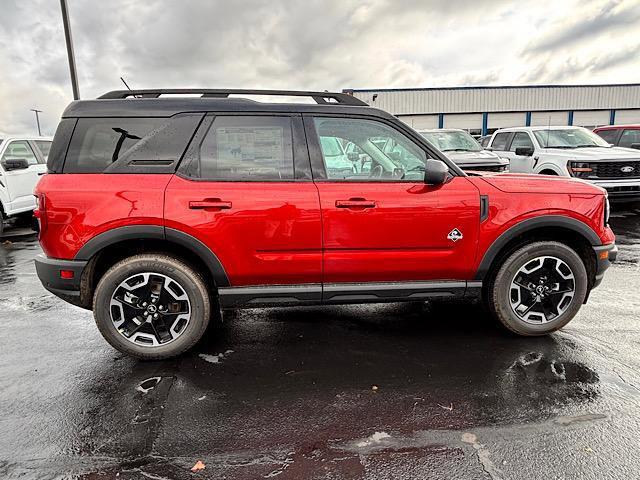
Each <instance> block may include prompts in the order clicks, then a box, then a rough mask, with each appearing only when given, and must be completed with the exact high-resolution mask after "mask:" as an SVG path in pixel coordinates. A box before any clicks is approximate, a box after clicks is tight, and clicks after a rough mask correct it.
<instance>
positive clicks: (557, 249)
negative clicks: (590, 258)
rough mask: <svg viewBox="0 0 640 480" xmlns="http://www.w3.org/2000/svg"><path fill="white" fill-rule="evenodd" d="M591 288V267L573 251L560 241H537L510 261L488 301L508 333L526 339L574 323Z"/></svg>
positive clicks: (494, 283) (491, 288) (495, 280)
mask: <svg viewBox="0 0 640 480" xmlns="http://www.w3.org/2000/svg"><path fill="white" fill-rule="evenodd" d="M567 269H568V270H567ZM565 276H566V277H567V278H565ZM536 278H537V281H536ZM541 279H542V282H541V281H540V280H541ZM544 279H546V280H544ZM512 282H513V283H512ZM520 285H523V286H520ZM532 285H533V286H534V287H533V288H531V286H532ZM545 287H546V288H548V290H545ZM556 288H557V290H556ZM587 288H588V281H587V271H586V268H585V265H584V263H583V261H582V259H581V258H580V256H579V255H578V254H577V253H576V252H575V251H574V250H573V249H571V248H570V247H568V246H567V245H565V244H563V243H559V242H551V241H546V242H535V243H531V244H528V245H525V246H523V247H521V248H519V249H518V250H516V251H515V252H513V253H512V254H511V255H509V256H508V257H507V258H506V260H505V261H504V263H503V264H502V265H501V266H500V268H499V269H498V272H497V274H496V275H495V277H494V278H493V281H491V283H490V285H489V288H488V289H487V292H486V298H485V301H486V303H487V306H488V307H489V311H490V312H491V313H492V315H493V316H494V317H495V318H496V319H497V320H498V321H499V322H500V323H501V324H502V325H503V326H504V327H505V328H507V329H508V330H510V331H512V332H514V333H517V334H518V335H523V336H534V335H546V334H548V333H551V332H554V331H556V330H558V329H560V328H562V327H564V326H565V325H566V324H567V323H569V321H571V319H572V318H573V317H574V316H575V315H576V313H577V312H578V310H579V309H580V306H581V305H582V304H583V302H584V299H585V296H586V294H587ZM539 289H542V290H539ZM571 289H572V290H573V291H572V293H571V292H570V291H569V290H571ZM555 292H557V293H555ZM563 292H565V293H563ZM570 295H572V296H571V297H569V296H570ZM554 304H557V305H555V306H554ZM516 310H517V311H518V312H519V313H516Z"/></svg>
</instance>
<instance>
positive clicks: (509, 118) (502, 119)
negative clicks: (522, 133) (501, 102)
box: [487, 112, 527, 129]
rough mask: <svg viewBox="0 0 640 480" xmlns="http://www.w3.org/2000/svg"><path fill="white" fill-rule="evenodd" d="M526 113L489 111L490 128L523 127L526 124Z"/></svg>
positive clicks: (488, 121)
mask: <svg viewBox="0 0 640 480" xmlns="http://www.w3.org/2000/svg"><path fill="white" fill-rule="evenodd" d="M526 121H527V118H526V115H525V114H524V113H522V112H518V113H489V115H488V118H487V127H488V128H489V129H496V128H509V127H523V126H524V125H525V124H526Z"/></svg>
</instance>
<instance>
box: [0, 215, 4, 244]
mask: <svg viewBox="0 0 640 480" xmlns="http://www.w3.org/2000/svg"><path fill="white" fill-rule="evenodd" d="M3 232H4V213H3V212H2V209H1V208H0V237H1V236H2V233H3Z"/></svg>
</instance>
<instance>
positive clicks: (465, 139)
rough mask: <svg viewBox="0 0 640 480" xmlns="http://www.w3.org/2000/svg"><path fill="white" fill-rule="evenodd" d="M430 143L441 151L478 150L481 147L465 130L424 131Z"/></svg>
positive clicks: (424, 135)
mask: <svg viewBox="0 0 640 480" xmlns="http://www.w3.org/2000/svg"><path fill="white" fill-rule="evenodd" d="M422 136H423V137H425V138H426V139H427V140H429V142H430V143H432V144H433V145H434V146H435V147H436V148H437V149H438V150H440V151H442V152H451V151H460V152H479V151H480V150H482V147H481V146H480V144H479V143H478V142H476V141H475V139H474V138H473V137H472V136H471V135H469V134H468V133H467V132H424V133H423V134H422Z"/></svg>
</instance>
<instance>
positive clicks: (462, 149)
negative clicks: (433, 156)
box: [441, 148, 480, 152]
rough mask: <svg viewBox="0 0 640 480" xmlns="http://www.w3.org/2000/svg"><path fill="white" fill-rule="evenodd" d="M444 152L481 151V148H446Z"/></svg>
mask: <svg viewBox="0 0 640 480" xmlns="http://www.w3.org/2000/svg"><path fill="white" fill-rule="evenodd" d="M441 151H442V152H479V151H480V150H471V149H470V148H445V149H444V150H441Z"/></svg>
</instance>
